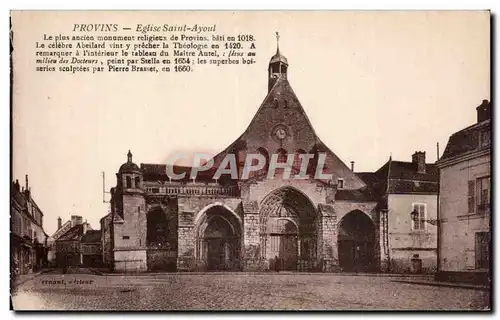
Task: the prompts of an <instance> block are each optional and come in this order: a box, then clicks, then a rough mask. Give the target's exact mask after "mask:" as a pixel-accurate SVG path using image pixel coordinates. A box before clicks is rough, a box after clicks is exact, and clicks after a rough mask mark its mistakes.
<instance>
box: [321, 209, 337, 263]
mask: <svg viewBox="0 0 500 320" xmlns="http://www.w3.org/2000/svg"><path fill="white" fill-rule="evenodd" d="M318 213H319V215H318V219H319V221H318V260H319V261H320V263H321V264H320V268H321V271H323V272H335V271H339V258H338V248H337V215H336V213H335V209H334V207H333V205H331V204H319V206H318Z"/></svg>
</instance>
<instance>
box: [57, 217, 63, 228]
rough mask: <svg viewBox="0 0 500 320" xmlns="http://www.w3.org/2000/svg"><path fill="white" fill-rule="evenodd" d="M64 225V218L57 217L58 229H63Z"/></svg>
mask: <svg viewBox="0 0 500 320" xmlns="http://www.w3.org/2000/svg"><path fill="white" fill-rule="evenodd" d="M61 227H62V219H61V217H59V218H57V230H59V229H61Z"/></svg>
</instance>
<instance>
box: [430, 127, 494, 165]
mask: <svg viewBox="0 0 500 320" xmlns="http://www.w3.org/2000/svg"><path fill="white" fill-rule="evenodd" d="M483 131H486V132H487V134H489V135H491V121H490V120H486V121H484V122H481V123H476V124H474V125H472V126H470V127H467V128H465V129H463V130H460V131H458V132H455V133H454V134H452V135H451V136H450V139H449V140H448V144H447V145H446V149H445V150H444V152H443V155H442V156H441V158H440V159H439V161H443V160H446V159H450V158H453V157H456V156H459V155H462V154H466V153H468V152H473V151H475V150H479V149H482V148H481V146H480V144H479V134H480V133H481V132H483ZM489 147H490V146H485V148H489Z"/></svg>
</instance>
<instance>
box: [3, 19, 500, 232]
mask: <svg viewBox="0 0 500 320" xmlns="http://www.w3.org/2000/svg"><path fill="white" fill-rule="evenodd" d="M75 21H77V22H78V23H118V24H119V25H120V26H122V25H123V26H132V27H134V26H135V25H136V24H137V23H142V24H146V23H152V24H163V23H168V24H183V23H189V24H194V23H198V24H207V25H211V24H216V25H217V32H218V33H221V34H228V35H229V34H231V35H236V34H253V35H254V36H255V38H256V41H255V46H256V53H257V56H256V61H257V63H256V64H254V65H238V66H234V65H230V66H221V67H215V66H198V67H197V69H196V70H195V71H193V72H191V73H161V74H132V73H104V74H75V75H72V74H61V73H48V72H47V73H43V72H35V71H34V68H35V63H34V60H35V59H34V55H35V51H36V49H35V43H36V42H37V41H40V39H41V38H42V37H43V34H44V33H46V34H48V35H50V34H52V35H58V34H71V30H72V27H73V23H75ZM12 23H13V30H14V58H13V59H14V77H15V79H14V87H13V91H14V92H13V95H14V98H13V113H12V120H13V179H14V180H15V179H19V181H20V183H21V184H22V185H24V177H25V174H28V175H29V184H30V187H31V190H32V194H33V197H34V199H35V201H36V202H37V204H38V205H39V207H40V208H41V209H42V211H43V213H44V228H45V231H46V232H47V234H49V235H51V234H53V233H54V232H55V231H56V226H57V217H59V216H60V217H62V219H63V221H66V220H68V219H69V218H70V216H71V215H73V214H77V215H81V216H83V217H84V219H87V221H88V222H89V223H90V224H91V225H92V227H93V228H94V229H99V228H100V226H99V220H100V218H102V217H103V216H104V215H106V214H107V212H108V207H109V204H108V203H103V194H102V176H101V173H102V172H105V175H106V183H105V189H106V190H107V191H109V189H110V188H111V187H112V186H114V185H115V183H116V176H115V174H116V172H117V171H118V168H119V167H120V165H121V164H122V163H124V162H125V161H126V154H127V152H128V150H129V149H130V150H131V151H132V153H133V155H134V157H133V160H134V162H136V163H137V164H140V163H165V161H166V159H167V158H168V157H169V156H170V155H171V154H172V153H174V152H178V151H185V152H189V151H200V152H211V153H217V152H219V151H221V150H223V149H224V148H226V147H227V146H228V145H229V144H231V143H232V142H233V141H234V140H235V139H237V138H238V137H239V136H240V134H241V133H243V131H244V130H245V129H246V127H247V126H248V125H249V123H250V121H251V119H252V117H253V115H254V114H255V112H256V111H257V109H258V108H259V106H260V104H261V103H262V101H263V99H264V98H265V96H266V94H267V66H268V62H269V59H270V57H271V56H272V55H273V54H274V53H275V51H276V38H275V32H276V31H279V33H280V51H281V52H282V53H283V54H284V55H285V56H286V57H287V58H288V62H289V65H290V66H289V70H288V79H289V82H290V84H291V86H292V88H293V90H294V91H295V93H296V95H297V97H298V98H299V101H300V102H301V104H302V106H303V108H304V110H305V112H306V113H307V115H308V117H309V120H310V121H311V123H312V125H313V127H314V129H315V131H316V133H317V134H318V136H319V137H320V139H321V140H322V141H323V142H324V143H325V144H326V145H328V146H329V147H330V149H331V150H332V151H333V152H335V154H336V155H337V156H339V157H340V159H341V160H343V161H344V163H346V165H350V164H349V163H350V161H355V171H357V172H359V171H375V170H377V169H378V168H379V167H380V166H382V165H383V164H384V163H385V162H386V161H387V160H388V158H389V156H390V155H392V158H393V159H395V160H401V161H411V155H412V154H413V153H414V152H415V151H425V152H426V155H427V162H430V163H433V162H434V161H436V157H437V150H436V143H439V146H440V153H441V154H442V153H443V151H444V148H445V146H446V143H447V140H448V137H449V136H450V135H451V134H452V133H454V132H456V131H458V130H460V129H462V128H465V127H467V126H469V125H471V124H473V123H475V121H476V107H477V106H478V105H479V104H480V103H481V101H482V100H483V99H490V26H489V23H490V18H489V14H488V13H487V12H470V11H469V12H467V11H460V12H443V11H441V12H411V13H410V12H347V11H344V12H312V11H311V12H305V13H301V12H254V13H243V12H237V13H231V12H224V13H216V12H177V13H172V12H170V13H169V12H154V13H153V12H141V13H137V12H135V13H134V12H115V13H104V12H93V13H92V14H89V13H82V12H66V13H52V12H38V13H25V14H18V15H13V21H12ZM95 35H97V34H95ZM106 198H107V199H109V195H106Z"/></svg>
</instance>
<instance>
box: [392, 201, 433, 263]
mask: <svg viewBox="0 0 500 320" xmlns="http://www.w3.org/2000/svg"><path fill="white" fill-rule="evenodd" d="M414 203H419V204H424V205H425V208H426V218H425V219H427V220H432V219H433V220H436V219H437V195H420V194H390V195H389V196H388V206H389V212H388V219H389V220H388V223H389V229H388V231H389V235H388V238H389V249H390V260H391V261H390V271H391V272H394V273H407V272H410V270H411V268H412V262H411V259H412V258H413V257H414V255H418V258H419V259H421V260H422V268H423V270H422V271H423V272H435V271H436V266H437V226H436V225H432V224H431V223H428V222H424V226H425V229H423V230H413V229H412V220H411V215H410V212H411V211H412V210H413V204H414Z"/></svg>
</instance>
